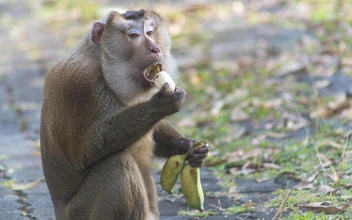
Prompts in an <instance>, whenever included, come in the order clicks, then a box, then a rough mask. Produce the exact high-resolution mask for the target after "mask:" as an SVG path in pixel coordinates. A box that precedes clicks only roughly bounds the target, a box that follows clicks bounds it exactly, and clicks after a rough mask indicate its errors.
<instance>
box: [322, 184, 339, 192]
mask: <svg viewBox="0 0 352 220" xmlns="http://www.w3.org/2000/svg"><path fill="white" fill-rule="evenodd" d="M318 191H319V192H324V193H331V192H336V189H334V188H332V187H330V186H326V185H323V186H320V187H319V189H318Z"/></svg>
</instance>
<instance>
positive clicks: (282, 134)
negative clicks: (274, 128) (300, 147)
mask: <svg viewBox="0 0 352 220" xmlns="http://www.w3.org/2000/svg"><path fill="white" fill-rule="evenodd" d="M265 134H266V135H267V137H269V138H274V139H282V138H285V137H286V133H285V132H270V131H268V132H266V133H265Z"/></svg>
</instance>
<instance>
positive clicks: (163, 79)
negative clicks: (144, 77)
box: [155, 71, 176, 92]
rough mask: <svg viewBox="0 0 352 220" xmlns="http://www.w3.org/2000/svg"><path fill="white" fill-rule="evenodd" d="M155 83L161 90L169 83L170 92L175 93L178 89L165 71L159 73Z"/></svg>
mask: <svg viewBox="0 0 352 220" xmlns="http://www.w3.org/2000/svg"><path fill="white" fill-rule="evenodd" d="M155 83H156V86H157V87H158V88H161V87H162V86H163V85H164V83H169V89H168V90H169V92H173V91H175V88H176V84H175V82H174V81H173V80H172V78H171V76H170V75H169V74H168V73H167V72H165V71H161V72H159V73H158V78H156V79H155Z"/></svg>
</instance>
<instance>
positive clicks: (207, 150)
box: [195, 144, 210, 154]
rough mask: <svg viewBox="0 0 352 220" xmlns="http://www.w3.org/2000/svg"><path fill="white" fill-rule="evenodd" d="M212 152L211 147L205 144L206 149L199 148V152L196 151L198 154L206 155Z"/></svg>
mask: <svg viewBox="0 0 352 220" xmlns="http://www.w3.org/2000/svg"><path fill="white" fill-rule="evenodd" d="M209 151H210V148H209V145H208V144H205V146H204V147H201V148H198V149H197V150H195V153H196V154H204V153H208V152H209Z"/></svg>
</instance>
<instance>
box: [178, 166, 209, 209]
mask: <svg viewBox="0 0 352 220" xmlns="http://www.w3.org/2000/svg"><path fill="white" fill-rule="evenodd" d="M180 180H181V188H182V192H183V195H184V197H185V199H186V202H187V203H188V205H189V206H190V207H192V208H195V209H198V210H200V211H203V210H204V207H203V203H204V194H203V189H202V184H201V182H200V169H199V167H192V166H191V165H190V164H189V163H188V164H186V165H185V166H184V167H183V170H182V172H181V178H180Z"/></svg>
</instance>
